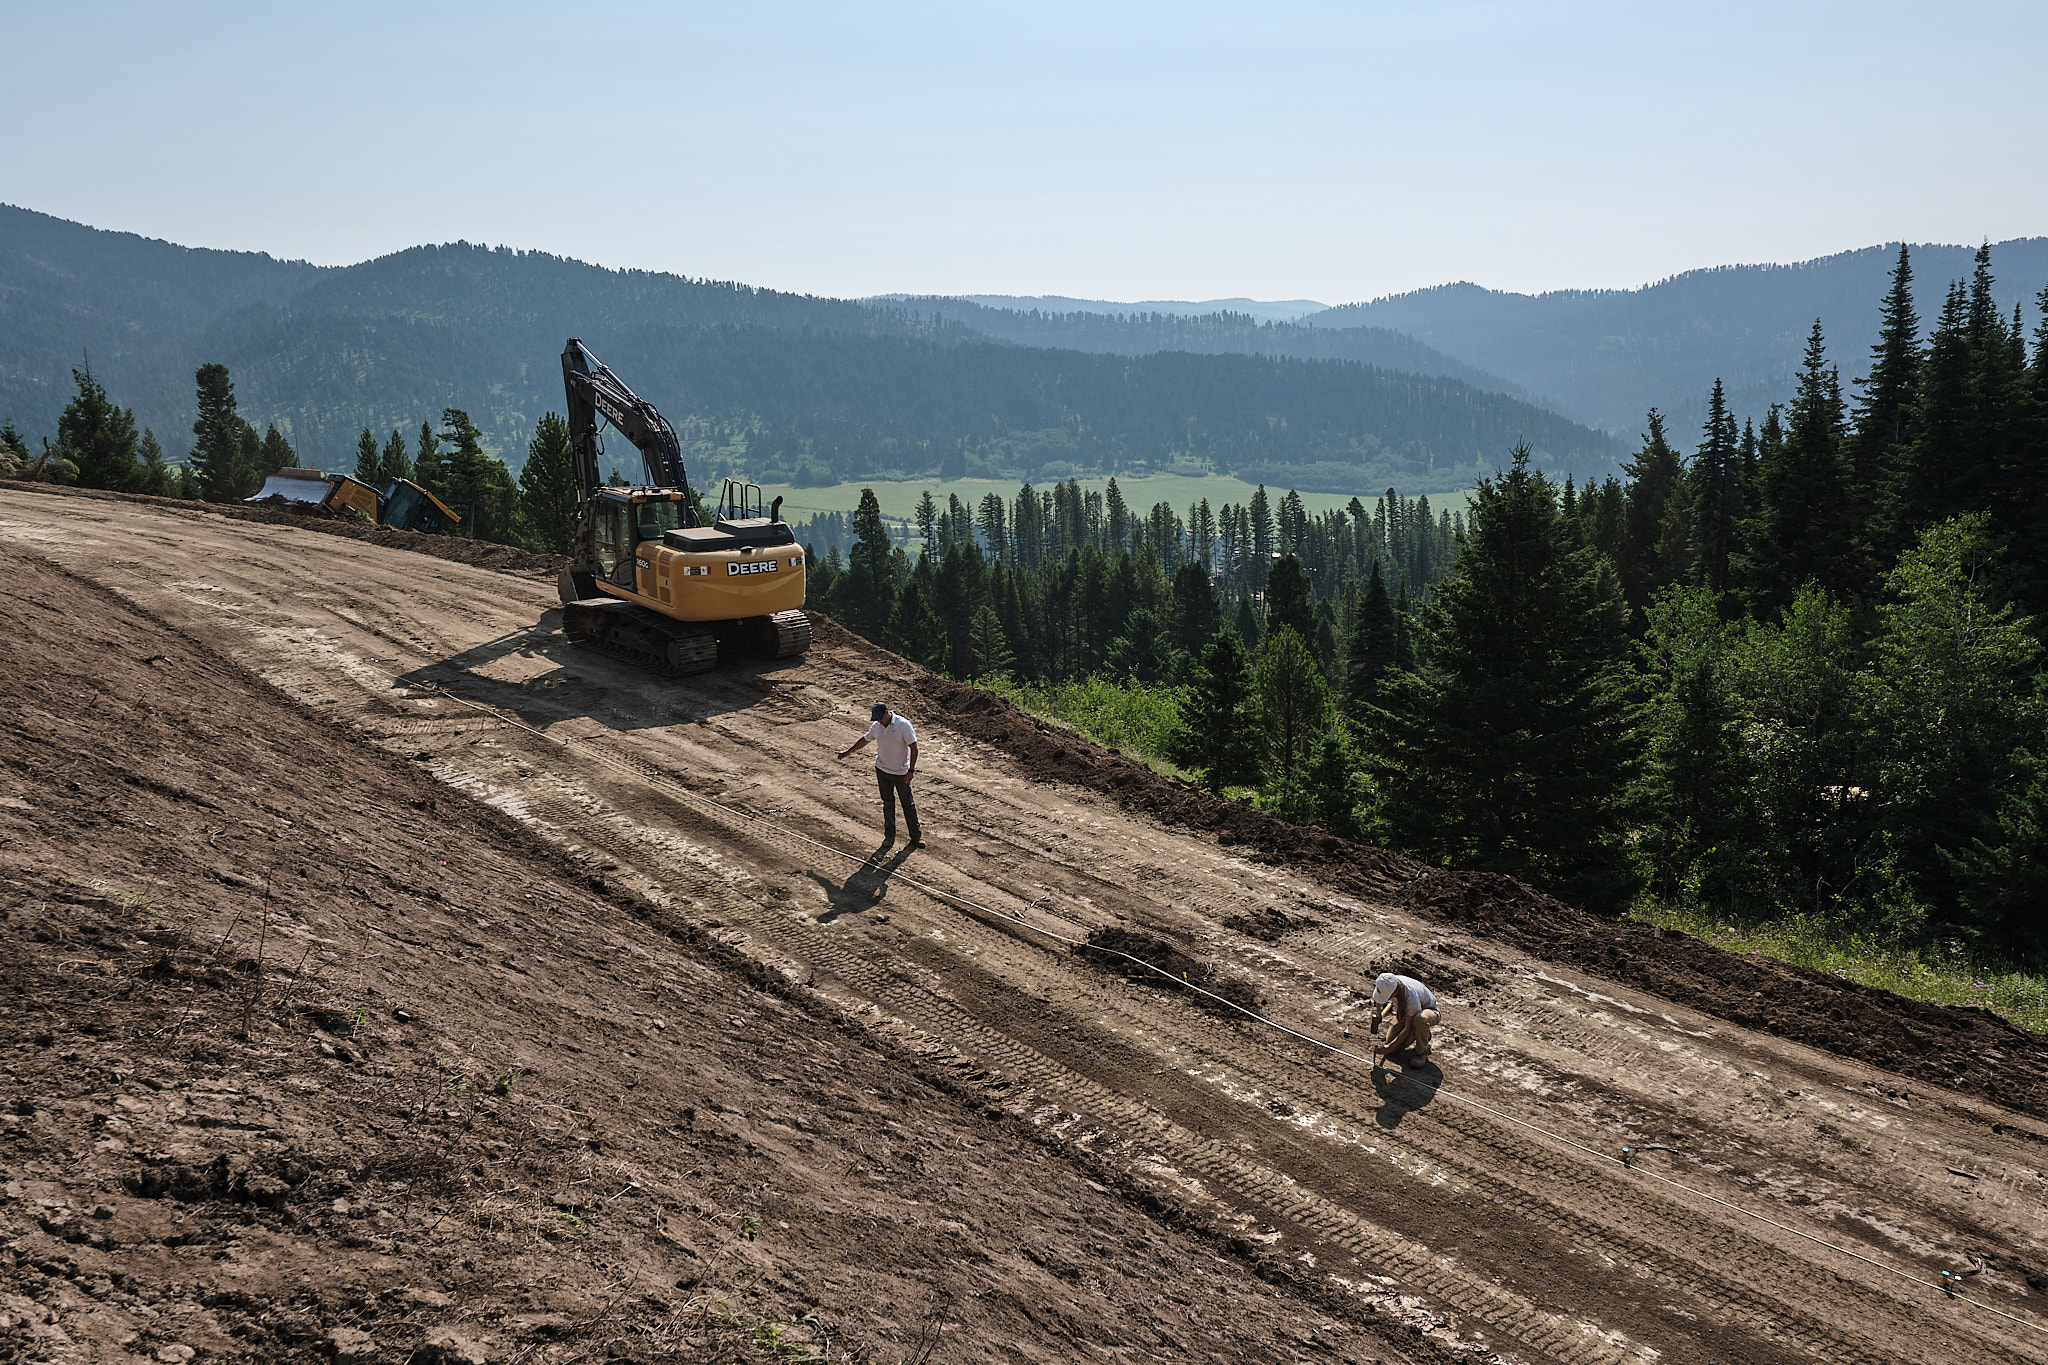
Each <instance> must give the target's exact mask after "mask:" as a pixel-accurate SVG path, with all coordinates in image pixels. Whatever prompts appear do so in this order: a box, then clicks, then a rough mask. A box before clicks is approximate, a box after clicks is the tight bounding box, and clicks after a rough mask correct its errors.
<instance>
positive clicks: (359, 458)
mask: <svg viewBox="0 0 2048 1365" xmlns="http://www.w3.org/2000/svg"><path fill="white" fill-rule="evenodd" d="M383 467H384V465H383V461H382V460H380V459H379V458H378V456H377V438H376V437H374V436H372V435H371V434H370V429H369V428H368V427H364V428H363V434H362V435H360V436H358V437H356V468H355V477H356V480H357V482H359V483H366V484H368V485H369V486H370V487H372V488H375V489H377V490H378V491H380V492H381V491H383V488H384V479H383V474H382V470H383Z"/></svg>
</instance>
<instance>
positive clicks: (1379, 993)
mask: <svg viewBox="0 0 2048 1365" xmlns="http://www.w3.org/2000/svg"><path fill="white" fill-rule="evenodd" d="M1390 1012H1391V1013H1392V1014H1393V1016H1394V1031H1393V1032H1392V1033H1391V1034H1389V1035H1388V1036H1387V1045H1386V1046H1385V1047H1379V1048H1374V1049H1373V1060H1374V1061H1375V1062H1378V1061H1379V1060H1380V1059H1381V1058H1384V1057H1392V1058H1394V1059H1395V1060H1396V1061H1399V1062H1401V1063H1403V1064H1404V1065H1410V1066H1412V1065H1414V1064H1415V1063H1417V1062H1426V1061H1428V1060H1429V1045H1430V1037H1431V1035H1432V1034H1433V1033H1434V1032H1435V1031H1436V1026H1437V1022H1438V1021H1439V1020H1440V1019H1441V1018H1442V1016H1441V1015H1439V1014H1438V1013H1437V1008H1436V995H1435V993H1434V992H1432V991H1431V990H1430V989H1429V987H1427V986H1425V985H1423V984H1422V983H1421V982H1420V981H1417V980H1416V979H1415V978H1414V977H1412V976H1396V975H1394V974H1393V973H1392V972H1382V973H1380V977H1379V980H1377V981H1375V982H1373V983H1372V1031H1373V1032H1374V1033H1378V1032H1379V1031H1380V1020H1381V1019H1383V1018H1385V1017H1386V1015H1387V1014H1388V1013H1390ZM1403 1049H1406V1051H1407V1055H1406V1056H1405V1057H1404V1056H1399V1055H1397V1054H1399V1053H1401V1052H1402V1050H1403Z"/></svg>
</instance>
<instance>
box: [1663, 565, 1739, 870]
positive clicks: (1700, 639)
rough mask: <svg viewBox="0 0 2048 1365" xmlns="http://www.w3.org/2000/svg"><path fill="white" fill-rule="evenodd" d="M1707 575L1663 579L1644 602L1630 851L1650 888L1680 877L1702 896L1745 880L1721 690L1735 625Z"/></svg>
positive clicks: (1726, 694) (1728, 701) (1730, 724)
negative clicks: (1647, 695)
mask: <svg viewBox="0 0 2048 1365" xmlns="http://www.w3.org/2000/svg"><path fill="white" fill-rule="evenodd" d="M1720 601H1721V597H1720V594H1719V593H1718V592H1717V591H1716V590H1715V589H1714V588H1713V587H1711V586H1710V585H1701V586H1698V587H1689V588H1673V589H1671V590H1669V591H1667V592H1665V593H1664V594H1662V595H1661V596H1660V597H1658V599H1657V600H1656V601H1654V602H1652V603H1651V604H1650V612H1649V629H1648V630H1647V631H1645V632H1644V639H1643V644H1642V656H1643V663H1644V667H1643V678H1644V681H1645V682H1647V683H1648V685H1649V690H1650V692H1651V694H1652V697H1653V700H1652V702H1651V704H1650V706H1649V707H1648V709H1647V713H1646V715H1645V725H1644V737H1645V739H1646V740H1647V747H1646V756H1645V764H1644V768H1645V771H1644V774H1643V790H1644V801H1645V806H1646V808H1647V809H1646V813H1647V814H1648V815H1649V816H1650V817H1651V818H1650V819H1649V820H1648V821H1646V827H1645V829H1644V831H1643V833H1642V835H1641V836H1640V845H1639V847H1640V851H1641V853H1642V856H1643V858H1644V861H1645V862H1646V863H1647V864H1648V865H1649V867H1650V870H1651V875H1652V877H1653V878H1654V881H1655V885H1654V890H1655V891H1656V892H1657V894H1659V895H1660V896H1663V897H1665V898H1667V899H1669V898H1672V897H1674V896H1676V895H1677V894H1678V893H1679V891H1680V888H1681V886H1682V885H1683V884H1684V883H1685V881H1686V880H1687V879H1688V878H1697V879H1698V880H1697V882H1696V886H1697V894H1700V895H1703V896H1704V897H1705V898H1706V899H1707V900H1709V901H1710V902H1712V903H1716V904H1719V903H1726V902H1732V901H1733V900H1734V899H1735V897H1736V895H1737V893H1738V892H1739V891H1740V890H1742V889H1743V888H1744V886H1745V883H1746V879H1745V875H1744V873H1745V863H1746V861H1747V842H1746V840H1745V837H1744V835H1745V824H1746V810H1747V804H1748V799H1749V798H1748V793H1747V791H1746V790H1745V788H1746V777H1747V769H1746V766H1745V762H1744V756H1743V755H1742V753H1741V752H1740V748H1739V744H1738V738H1737V731H1738V729H1739V728H1740V723H1739V719H1738V716H1737V713H1736V708H1735V706H1734V702H1733V698H1732V695H1731V682H1730V679H1729V676H1728V675H1729V673H1730V671H1731V664H1730V661H1729V660H1730V653H1731V649H1732V646H1733V643H1734V641H1735V639H1736V638H1737V634H1738V631H1739V629H1740V628H1739V627H1738V626H1737V625H1734V624H1730V623H1728V622H1724V621H1723V620H1722V618H1721V612H1720Z"/></svg>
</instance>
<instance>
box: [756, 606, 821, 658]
mask: <svg viewBox="0 0 2048 1365" xmlns="http://www.w3.org/2000/svg"><path fill="white" fill-rule="evenodd" d="M755 621H758V622H760V623H761V624H760V625H758V626H755V627H754V640H753V641H752V643H753V645H754V648H756V649H757V650H759V651H760V652H761V653H763V654H766V655H767V656H768V657H769V658H771V659H794V658H795V657H796V656H797V655H799V654H801V653H803V652H804V651H805V650H807V649H809V648H810V647H811V618H810V617H808V616H806V615H805V614H804V613H802V612H800V611H778V612H776V613H775V614H774V615H773V616H761V617H756V618H753V620H750V621H749V622H748V624H749V625H753V624H754V622H755Z"/></svg>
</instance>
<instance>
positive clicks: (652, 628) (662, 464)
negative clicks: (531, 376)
mask: <svg viewBox="0 0 2048 1365" xmlns="http://www.w3.org/2000/svg"><path fill="white" fill-rule="evenodd" d="M562 385H563V388H564V390H565V391H566V393H567V396H568V402H569V445H570V449H571V451H572V452H573V454H574V464H575V474H576V537H575V542H574V544H573V546H572V548H571V551H570V560H569V564H568V566H567V567H565V568H564V569H563V570H562V572H561V577H560V581H559V588H560V591H561V596H562V626H563V630H564V633H566V634H567V635H568V637H569V638H570V639H571V640H572V641H574V642H576V643H577V644H581V645H587V646H590V647H592V648H596V649H601V650H604V651H605V652H607V653H610V654H617V655H620V656H622V657H624V658H628V659H633V660H635V661H637V662H640V663H644V664H649V665H652V666H653V667H656V668H659V669H661V670H663V671H664V672H667V673H671V674H684V673H701V672H703V671H705V670H706V669H709V668H713V667H716V666H717V664H718V657H719V651H720V649H721V648H736V649H743V650H745V651H747V652H748V653H752V654H759V655H766V656H767V657H769V658H773V659H783V658H789V657H790V656H792V655H797V654H801V653H803V652H804V651H805V650H807V649H809V648H810V647H811V620H810V618H809V617H808V616H806V615H804V613H803V611H802V607H803V604H804V584H805V565H804V552H803V548H802V547H801V546H799V545H798V544H797V543H796V534H795V532H793V531H791V530H790V529H789V526H788V524H787V523H785V522H784V521H783V520H782V517H781V511H782V499H781V498H779V497H778V498H776V499H775V501H774V502H773V503H771V504H769V505H768V506H767V507H765V508H764V507H763V506H762V495H761V489H760V486H759V485H758V484H751V483H740V482H737V481H735V480H732V479H727V480H726V481H725V491H724V492H723V493H722V494H721V495H720V498H719V506H718V514H717V516H716V517H715V518H714V519H713V521H712V524H711V525H709V526H705V525H703V524H702V521H703V518H702V517H701V516H699V515H698V511H697V507H698V503H697V499H696V498H695V497H694V496H692V494H691V492H690V484H689V478H688V475H687V474H686V473H685V471H684V469H683V448H682V443H681V442H680V441H679V440H677V438H676V433H675V429H674V428H673V427H671V426H670V425H669V424H668V420H667V419H666V418H664V417H663V416H662V415H661V413H660V412H658V411H656V410H655V407H654V405H653V404H651V403H649V402H647V401H646V400H645V399H643V398H641V397H640V396H639V395H637V394H635V393H634V392H633V391H632V390H631V389H629V388H627V387H626V385H625V384H624V383H623V382H621V381H620V379H619V377H618V376H617V375H615V374H613V373H612V372H611V370H610V369H609V368H608V367H607V366H606V365H605V364H604V363H603V362H602V361H600V360H599V359H598V358H597V357H596V356H594V355H592V354H591V353H590V349H589V348H588V347H586V346H585V345H584V344H583V343H582V342H581V341H580V340H578V339H577V338H575V337H571V338H569V344H568V345H567V346H566V347H564V348H563V350H562ZM600 421H604V422H609V423H610V424H611V425H612V427H613V428H614V429H616V430H617V431H618V432H619V433H620V434H622V435H623V436H625V438H626V439H627V440H629V441H631V442H632V443H633V445H634V446H635V447H636V448H637V449H638V450H639V451H640V458H641V461H642V463H643V465H644V466H645V469H646V474H647V483H646V484H645V485H644V486H637V487H624V488H616V487H610V486H607V485H606V484H605V483H604V482H603V481H602V479H601V477H600V475H599V472H598V457H599V455H600V454H601V453H602V452H601V447H600V445H599V442H598V431H599V423H600Z"/></svg>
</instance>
